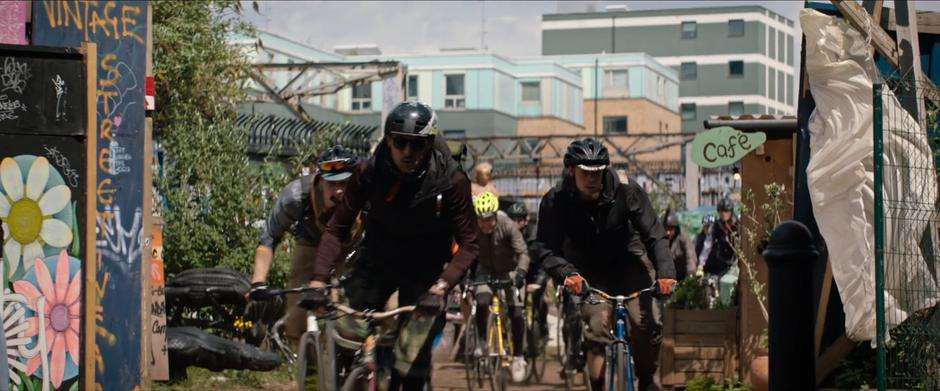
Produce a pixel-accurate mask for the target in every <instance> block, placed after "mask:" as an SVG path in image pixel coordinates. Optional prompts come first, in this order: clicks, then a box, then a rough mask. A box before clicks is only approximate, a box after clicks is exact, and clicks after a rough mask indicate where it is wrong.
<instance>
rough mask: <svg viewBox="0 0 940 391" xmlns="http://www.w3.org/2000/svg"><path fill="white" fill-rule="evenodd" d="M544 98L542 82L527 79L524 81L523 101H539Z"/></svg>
mask: <svg viewBox="0 0 940 391" xmlns="http://www.w3.org/2000/svg"><path fill="white" fill-rule="evenodd" d="M541 100H542V90H541V83H539V82H537V81H526V82H523V83H522V101H523V102H535V103H538V102H540V101H541Z"/></svg>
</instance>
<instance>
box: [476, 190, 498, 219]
mask: <svg viewBox="0 0 940 391" xmlns="http://www.w3.org/2000/svg"><path fill="white" fill-rule="evenodd" d="M473 210H474V211H475V212H476V213H477V216H479V217H490V216H492V215H493V214H495V213H496V211H497V210H499V199H498V198H496V195H495V194H493V193H490V192H488V191H487V192H484V193H481V194H480V195H478V196H476V197H474V198H473Z"/></svg>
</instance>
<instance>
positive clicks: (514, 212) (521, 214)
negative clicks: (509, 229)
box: [506, 201, 529, 219]
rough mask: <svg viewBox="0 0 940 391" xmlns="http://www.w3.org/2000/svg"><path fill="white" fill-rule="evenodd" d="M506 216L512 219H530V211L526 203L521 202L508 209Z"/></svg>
mask: <svg viewBox="0 0 940 391" xmlns="http://www.w3.org/2000/svg"><path fill="white" fill-rule="evenodd" d="M506 214H507V215H509V217H510V218H513V219H521V218H525V217H529V209H528V208H526V207H525V203H523V202H522V201H519V202H516V203H514V204H512V205H509V208H507V209H506Z"/></svg>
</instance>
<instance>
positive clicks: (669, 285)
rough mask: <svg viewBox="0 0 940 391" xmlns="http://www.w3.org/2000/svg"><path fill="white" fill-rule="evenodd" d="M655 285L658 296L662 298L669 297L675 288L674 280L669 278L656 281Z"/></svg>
mask: <svg viewBox="0 0 940 391" xmlns="http://www.w3.org/2000/svg"><path fill="white" fill-rule="evenodd" d="M656 283H657V284H659V294H661V295H663V296H669V295H671V294H672V289H673V288H674V287H675V286H676V284H677V282H676V280H673V279H671V278H660V279H658V280H656Z"/></svg>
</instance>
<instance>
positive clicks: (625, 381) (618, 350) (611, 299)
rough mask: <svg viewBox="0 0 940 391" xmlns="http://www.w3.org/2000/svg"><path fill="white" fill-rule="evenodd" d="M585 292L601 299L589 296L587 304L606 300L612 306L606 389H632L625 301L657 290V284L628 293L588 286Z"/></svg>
mask: <svg viewBox="0 0 940 391" xmlns="http://www.w3.org/2000/svg"><path fill="white" fill-rule="evenodd" d="M587 292H589V293H592V294H594V295H596V296H600V297H601V299H603V300H597V299H594V298H591V299H588V300H587V301H586V303H587V304H602V303H604V302H607V303H610V304H612V305H613V306H614V323H613V330H611V334H612V335H613V337H614V341H613V342H612V343H611V344H610V345H609V346H607V352H606V353H607V354H606V355H607V369H608V375H609V376H608V379H610V383H609V384H610V387H608V389H609V390H611V391H633V389H634V388H633V380H634V375H633V362H632V360H633V350H632V348H631V346H630V340H629V339H628V337H627V336H628V335H629V334H630V320H629V319H628V318H627V312H628V310H627V305H626V303H627V302H628V301H631V300H636V299H637V298H639V297H640V295H642V294H643V293H646V292H651V293H656V292H658V285H657V284H655V283H654V284H653V285H652V286H650V287H649V288H645V289H641V290H639V291H636V292H633V293H631V294H628V295H616V296H612V295H609V294H607V293H606V292H604V291H602V290H600V289H595V288H590V287H589V288H588V289H587Z"/></svg>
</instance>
